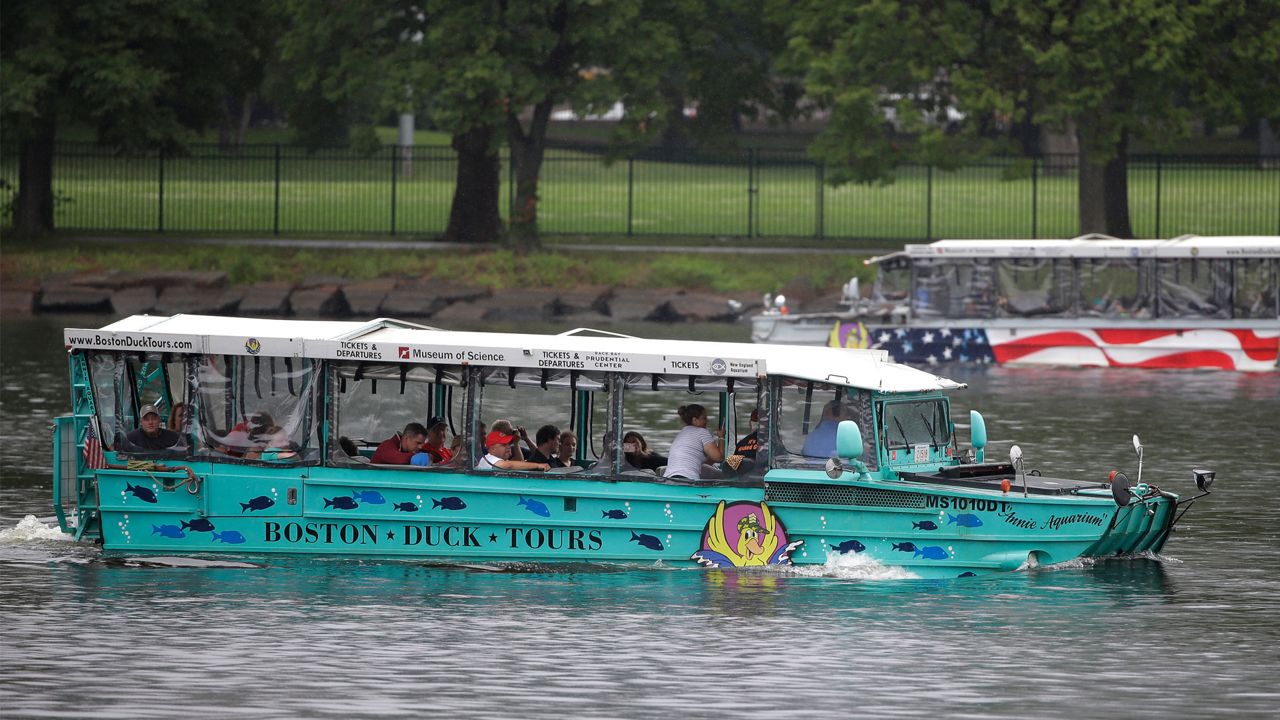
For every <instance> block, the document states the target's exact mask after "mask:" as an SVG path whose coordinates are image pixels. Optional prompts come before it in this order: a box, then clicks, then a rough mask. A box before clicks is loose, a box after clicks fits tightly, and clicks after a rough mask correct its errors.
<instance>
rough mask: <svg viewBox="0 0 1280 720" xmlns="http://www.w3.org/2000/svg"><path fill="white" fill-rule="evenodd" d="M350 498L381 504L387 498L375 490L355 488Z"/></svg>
mask: <svg viewBox="0 0 1280 720" xmlns="http://www.w3.org/2000/svg"><path fill="white" fill-rule="evenodd" d="M351 497H352V499H354V500H355V501H356V502H362V503H366V504H369V505H383V504H385V503H386V502H387V499H386V498H384V497H382V493H380V492H378V491H377V490H357V491H355V492H353V493H351Z"/></svg>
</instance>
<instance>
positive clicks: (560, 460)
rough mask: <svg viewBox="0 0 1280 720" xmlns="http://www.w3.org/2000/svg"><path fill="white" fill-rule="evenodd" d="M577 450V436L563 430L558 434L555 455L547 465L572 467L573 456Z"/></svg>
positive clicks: (570, 431)
mask: <svg viewBox="0 0 1280 720" xmlns="http://www.w3.org/2000/svg"><path fill="white" fill-rule="evenodd" d="M577 449H578V436H577V435H574V434H573V431H572V430H565V431H564V432H562V433H560V437H559V444H558V445H557V446H556V455H555V457H554V458H552V462H551V463H549V464H550V465H551V467H573V456H574V453H575V451H576V450H577Z"/></svg>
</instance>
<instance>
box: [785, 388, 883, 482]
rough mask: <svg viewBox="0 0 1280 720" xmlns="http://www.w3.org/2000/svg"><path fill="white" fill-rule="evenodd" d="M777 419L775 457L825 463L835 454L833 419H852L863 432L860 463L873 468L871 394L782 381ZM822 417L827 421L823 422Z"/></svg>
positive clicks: (873, 435)
mask: <svg viewBox="0 0 1280 720" xmlns="http://www.w3.org/2000/svg"><path fill="white" fill-rule="evenodd" d="M776 404H777V405H778V416H777V417H778V419H777V424H776V426H775V429H774V437H775V438H776V439H777V443H776V445H775V446H774V448H773V454H774V457H775V458H780V457H783V456H792V457H791V458H789V461H805V462H812V463H821V462H826V460H827V459H828V458H829V457H833V456H834V453H835V433H834V427H833V426H832V420H834V421H835V423H837V424H838V422H839V421H840V420H853V421H855V422H857V423H858V429H859V430H860V431H861V433H862V442H863V453H862V458H861V460H862V461H863V462H864V463H866V464H867V466H868V468H870V469H875V467H876V459H875V458H876V455H875V425H874V416H873V413H872V402H871V393H869V392H867V391H865V390H850V389H849V388H844V387H840V386H836V385H827V384H824V383H811V382H808V381H803V380H790V379H784V380H782V382H781V387H780V390H779V392H778V393H777V397H776ZM824 417H826V418H827V419H826V420H824Z"/></svg>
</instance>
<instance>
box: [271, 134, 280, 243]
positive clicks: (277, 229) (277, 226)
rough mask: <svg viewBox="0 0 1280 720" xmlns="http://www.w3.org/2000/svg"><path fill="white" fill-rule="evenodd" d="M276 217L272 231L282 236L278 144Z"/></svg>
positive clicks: (277, 150) (278, 151)
mask: <svg viewBox="0 0 1280 720" xmlns="http://www.w3.org/2000/svg"><path fill="white" fill-rule="evenodd" d="M274 215H275V217H274V218H273V219H272V221H271V231H272V232H273V233H275V234H276V235H279V234H280V143H276V196H275V211H274Z"/></svg>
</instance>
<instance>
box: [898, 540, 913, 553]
mask: <svg viewBox="0 0 1280 720" xmlns="http://www.w3.org/2000/svg"><path fill="white" fill-rule="evenodd" d="M893 549H894V550H899V551H902V552H915V551H916V544H915V543H909V542H904V543H894V544H893Z"/></svg>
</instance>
